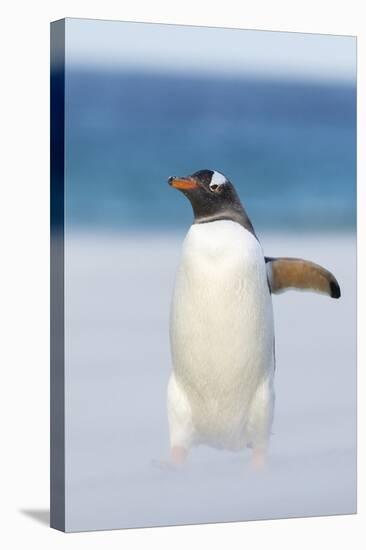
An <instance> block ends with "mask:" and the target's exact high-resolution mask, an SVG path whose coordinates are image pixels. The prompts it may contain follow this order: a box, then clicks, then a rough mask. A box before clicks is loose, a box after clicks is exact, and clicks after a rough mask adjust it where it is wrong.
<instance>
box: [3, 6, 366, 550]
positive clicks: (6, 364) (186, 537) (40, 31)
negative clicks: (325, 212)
mask: <svg viewBox="0 0 366 550" xmlns="http://www.w3.org/2000/svg"><path fill="white" fill-rule="evenodd" d="M64 16H69V17H91V18H106V19H123V20H136V21H150V22H165V23H180V24H194V25H213V26H226V27H241V28H249V29H269V30H283V31H299V32H319V33H327V32H328V33H335V34H352V35H358V55H359V58H358V69H359V81H358V82H359V89H358V97H359V100H361V98H362V97H366V90H365V78H366V77H365V75H366V52H365V48H366V28H365V25H364V23H362V22H363V20H364V19H363V17H362V2H361V1H355V0H349V1H348V2H347V3H342V4H340V3H334V2H332V1H329V0H323V1H322V2H319V0H318V1H315V0H308V1H307V2H305V1H303V2H293V1H291V0H287V1H285V0H278V1H277V2H270V1H268V2H265V1H261V0H258V1H257V2H255V3H252V2H251V3H244V2H242V3H240V4H239V3H238V2H235V1H234V0H226V2H221V3H218V4H217V5H214V4H213V3H210V4H209V3H208V2H203V1H201V2H198V1H197V0H186V1H185V2H184V3H180V2H179V3H178V2H171V1H169V0H164V1H163V0H154V2H151V1H149V0H144V1H143V0H135V1H131V0H127V1H125V2H118V1H113V0H104V1H103V2H97V1H94V0H89V2H88V3H85V2H82V0H79V1H77V0H73V1H69V0H63V1H59V0H53V1H52V2H50V3H48V4H47V3H45V2H43V1H41V0H35V1H34V2H20V1H14V2H12V3H8V4H7V5H6V8H3V12H2V18H1V23H0V24H1V32H0V39H1V50H0V51H1V54H2V62H1V69H2V70H1V102H0V120H1V135H2V147H1V150H2V155H1V159H2V160H1V164H0V169H1V180H0V193H1V200H0V209H1V210H0V224H1V232H0V235H1V260H2V261H1V286H0V311H1V323H2V333H1V339H0V341H1V344H0V353H1V359H0V365H1V377H2V379H1V385H0V388H1V389H0V407H1V410H0V413H1V414H0V418H1V426H2V429H1V454H0V456H1V459H0V460H1V470H0V472H1V474H0V475H1V477H0V479H1V486H0V518H1V525H2V529H1V532H0V540H1V545H2V547H4V548H7V549H12V548H27V547H32V548H38V549H42V548H53V549H57V548H67V549H69V548H70V549H71V548H103V547H107V548H117V547H118V548H120V547H125V548H129V549H130V548H139V547H141V548H142V547H147V546H148V547H152V548H159V549H162V550H163V549H165V548H172V547H174V548H186V547H187V546H189V545H193V546H192V547H194V548H199V546H200V545H201V544H202V545H205V546H208V545H209V546H210V547H212V548H222V547H229V548H243V546H244V545H245V546H246V547H250V548H262V547H266V546H270V547H271V548H281V549H287V548H288V549H290V548H291V549H292V548H293V547H294V546H296V548H297V549H299V550H301V549H302V548H304V549H305V548H306V549H308V548H309V547H315V548H320V547H322V545H323V544H326V546H328V547H332V548H334V549H337V548H342V549H343V548H344V547H348V548H354V549H358V548H362V547H363V543H362V542H361V536H362V533H363V534H365V516H366V514H365V473H364V470H365V468H364V464H365V438H364V433H365V422H364V420H363V419H364V417H365V406H364V391H363V389H364V388H365V387H366V384H365V374H364V373H363V372H362V370H361V368H360V372H359V407H360V412H359V433H360V438H359V487H360V490H359V514H358V516H348V517H338V518H337V517H330V518H317V519H299V520H281V521H266V522H254V523H242V524H229V525H222V524H219V525H213V526H196V527H180V528H164V529H146V530H139V531H111V532H100V533H81V534H72V535H64V534H62V533H58V532H56V531H53V530H50V529H48V528H47V527H46V526H45V525H44V524H43V523H41V522H39V521H36V520H33V519H31V518H30V517H29V515H25V514H24V513H22V510H36V511H37V510H41V511H42V510H46V509H47V507H48V474H49V461H48V452H49V448H48V445H49V437H48V426H49V417H48V415H49V393H48V385H49V377H48V368H49V361H48V357H49V343H48V334H49V319H48V316H49V297H48V292H49V259H48V247H49V238H48V221H49V207H48V204H49V159H48V153H49V132H48V124H49V96H48V91H49V49H48V48H49V22H50V21H51V20H55V19H58V18H62V17H64ZM358 114H359V120H360V125H359V140H358V150H359V171H358V179H359V182H364V181H365V180H366V177H365V176H366V169H365V157H364V152H365V151H366V139H365V138H366V135H365V120H366V116H365V115H366V107H365V102H363V103H361V101H360V103H359V112H358ZM362 155H363V157H362ZM365 195H366V190H365V185H361V184H360V185H359V190H358V200H359V212H360V213H361V212H365ZM365 224H366V222H365V216H364V215H363V216H361V215H360V216H359V241H358V246H359V250H360V251H361V250H365ZM358 269H359V274H358V276H359V281H364V280H365V277H366V269H365V255H364V254H361V255H360V258H359V265H358ZM365 299H366V296H365V290H364V287H363V286H362V284H360V288H359V304H360V306H359V335H360V336H361V335H363V336H364V334H365V333H364V327H365V310H364V308H363V307H361V304H362V303H364V302H365ZM365 359H366V357H365V345H364V343H362V342H361V337H360V338H359V365H360V366H362V365H365V364H366V361H365ZM41 515H42V514H41ZM43 515H44V514H43Z"/></svg>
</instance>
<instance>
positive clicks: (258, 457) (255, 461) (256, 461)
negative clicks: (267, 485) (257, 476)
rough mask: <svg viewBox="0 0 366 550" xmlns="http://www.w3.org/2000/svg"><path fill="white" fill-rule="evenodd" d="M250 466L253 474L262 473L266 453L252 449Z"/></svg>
mask: <svg viewBox="0 0 366 550" xmlns="http://www.w3.org/2000/svg"><path fill="white" fill-rule="evenodd" d="M250 465H251V468H252V470H254V471H255V472H263V471H264V470H265V468H266V465H267V453H266V451H265V450H264V449H253V452H252V458H251V462H250Z"/></svg>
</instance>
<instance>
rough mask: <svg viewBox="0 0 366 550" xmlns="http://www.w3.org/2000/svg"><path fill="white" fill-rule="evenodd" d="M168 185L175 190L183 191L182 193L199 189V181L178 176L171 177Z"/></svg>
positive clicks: (189, 177)
mask: <svg viewBox="0 0 366 550" xmlns="http://www.w3.org/2000/svg"><path fill="white" fill-rule="evenodd" d="M168 183H169V185H171V186H172V187H174V188H175V189H181V190H182V191H186V190H189V189H197V187H199V184H198V182H197V180H196V179H195V178H192V177H191V176H187V177H181V178H180V177H177V176H170V178H168Z"/></svg>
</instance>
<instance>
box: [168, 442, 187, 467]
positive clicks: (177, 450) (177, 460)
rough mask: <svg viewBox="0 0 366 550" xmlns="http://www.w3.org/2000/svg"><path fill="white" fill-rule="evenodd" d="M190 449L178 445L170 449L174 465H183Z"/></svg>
mask: <svg viewBox="0 0 366 550" xmlns="http://www.w3.org/2000/svg"><path fill="white" fill-rule="evenodd" d="M187 456H188V451H187V449H185V448H184V447H180V446H178V445H176V446H174V447H172V448H171V449H170V460H171V463H172V464H173V465H174V466H181V465H182V464H184V463H185V461H186V460H187Z"/></svg>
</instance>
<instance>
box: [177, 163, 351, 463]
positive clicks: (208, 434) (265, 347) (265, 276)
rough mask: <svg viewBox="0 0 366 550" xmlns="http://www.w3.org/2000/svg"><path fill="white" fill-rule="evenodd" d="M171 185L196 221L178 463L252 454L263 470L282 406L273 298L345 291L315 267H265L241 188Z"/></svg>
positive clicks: (288, 262) (284, 261)
mask: <svg viewBox="0 0 366 550" xmlns="http://www.w3.org/2000/svg"><path fill="white" fill-rule="evenodd" d="M168 182H169V184H170V185H171V186H172V187H174V188H175V189H179V190H180V191H182V193H183V194H184V195H185V196H186V197H187V198H188V199H189V201H190V203H191V205H192V208H193V214H194V222H193V224H192V226H191V228H190V229H189V231H188V234H187V236H186V238H185V240H184V244H183V253H182V258H181V262H180V266H179V268H178V273H177V276H176V282H175V289H174V293H173V300H172V307H171V317H170V342H171V354H172V364H173V369H172V373H171V376H170V379H169V384H168V420H169V429H170V446H171V461H172V463H174V464H180V463H183V462H184V461H185V459H186V457H187V454H188V452H189V450H190V448H191V447H193V446H195V445H200V444H204V445H209V446H212V447H216V448H219V449H228V450H232V451H239V450H241V449H244V448H245V447H250V448H251V449H252V460H253V464H254V466H257V467H260V466H261V465H263V464H264V462H265V457H266V451H267V447H268V440H269V436H270V433H271V426H272V419H273V409H274V398H275V394H274V386H273V378H274V372H275V348H274V326H273V312H272V298H271V294H272V293H278V292H282V291H284V290H287V289H289V288H298V289H309V290H313V291H317V292H322V293H325V294H328V295H329V296H331V297H332V298H339V297H340V288H339V285H338V283H337V281H336V279H335V277H334V276H333V275H332V274H331V273H330V272H329V271H327V270H326V269H324V268H323V267H320V266H319V265H317V264H314V263H312V262H308V261H306V260H301V259H296V258H267V257H265V256H264V255H263V252H262V248H261V245H260V243H259V240H258V237H257V236H256V234H255V231H254V228H253V225H252V223H251V221H250V219H249V217H248V215H247V214H246V212H245V209H244V208H243V205H242V204H241V202H240V199H239V197H238V195H237V193H236V191H235V188H234V186H233V184H232V183H231V182H230V181H229V180H228V178H226V177H225V176H224V175H223V174H221V173H220V172H217V171H214V170H199V171H198V172H195V173H194V174H192V175H191V176H188V177H170V178H169V180H168Z"/></svg>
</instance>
